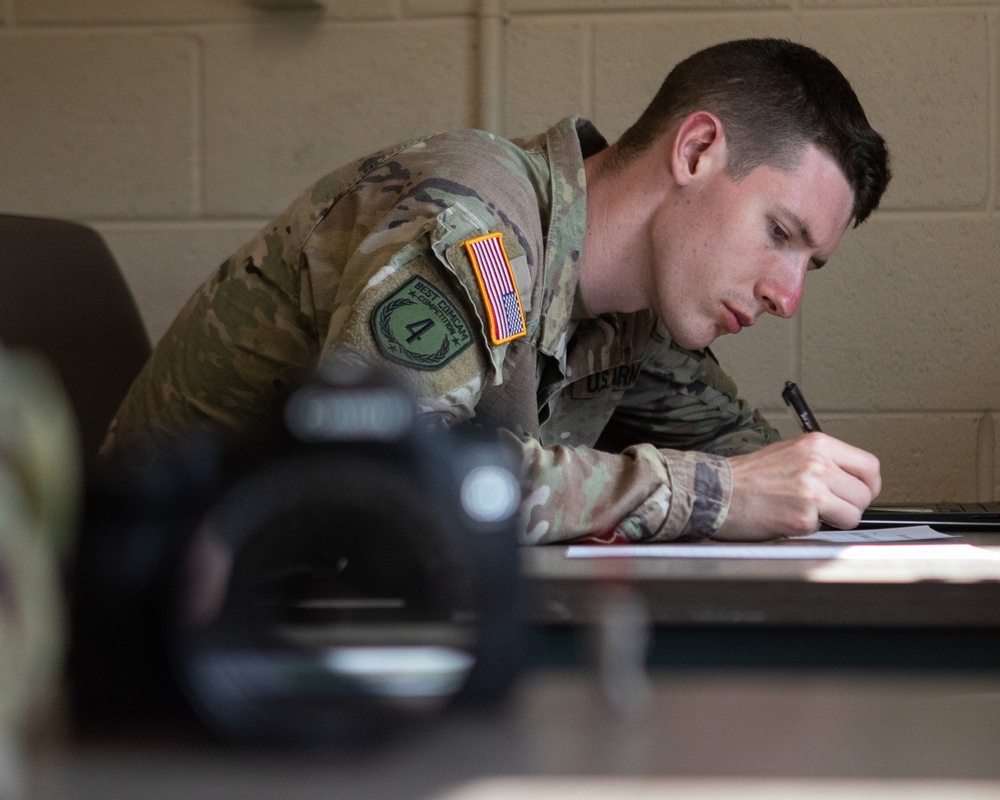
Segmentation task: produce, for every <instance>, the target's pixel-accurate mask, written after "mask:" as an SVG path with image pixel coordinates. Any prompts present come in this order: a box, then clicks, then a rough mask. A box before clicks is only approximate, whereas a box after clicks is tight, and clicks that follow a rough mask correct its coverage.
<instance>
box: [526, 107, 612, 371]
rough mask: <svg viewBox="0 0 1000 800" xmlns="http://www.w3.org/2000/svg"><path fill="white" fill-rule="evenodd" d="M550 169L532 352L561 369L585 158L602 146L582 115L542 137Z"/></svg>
mask: <svg viewBox="0 0 1000 800" xmlns="http://www.w3.org/2000/svg"><path fill="white" fill-rule="evenodd" d="M545 140H546V149H547V151H548V156H549V165H550V170H549V174H550V176H551V177H550V185H549V191H550V197H551V212H550V218H549V226H548V234H547V235H546V242H545V260H544V271H545V274H544V281H545V286H546V287H549V288H550V290H551V291H550V292H548V293H547V297H546V298H545V300H544V305H543V306H542V308H541V322H540V324H539V332H538V345H537V346H538V349H539V350H541V351H542V352H543V353H545V354H546V355H549V356H554V357H556V358H557V359H558V360H559V362H560V364H561V365H562V366H563V367H565V363H564V362H565V357H566V345H567V342H568V341H569V337H570V331H571V327H572V319H573V309H574V302H575V299H576V292H577V284H578V283H579V280H580V275H579V270H578V265H579V263H580V258H581V256H582V254H583V235H584V231H585V229H586V224H587V176H586V171H585V170H584V167H583V159H584V158H585V157H586V156H589V155H592V154H593V153H596V152H599V151H600V150H603V149H604V148H605V147H607V146H608V142H607V140H606V139H605V138H604V137H603V136H602V135H601V134H600V133H599V132H598V130H597V128H595V127H594V125H593V124H592V123H591V122H590V121H589V120H587V119H584V118H583V117H568V118H567V119H564V120H562V121H561V122H559V123H558V124H557V125H555V126H554V127H552V128H550V129H549V130H548V131H547V132H546V134H545Z"/></svg>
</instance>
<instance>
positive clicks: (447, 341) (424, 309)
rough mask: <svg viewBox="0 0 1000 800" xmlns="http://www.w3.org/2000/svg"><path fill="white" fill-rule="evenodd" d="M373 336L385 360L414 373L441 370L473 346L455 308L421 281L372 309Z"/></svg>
mask: <svg viewBox="0 0 1000 800" xmlns="http://www.w3.org/2000/svg"><path fill="white" fill-rule="evenodd" d="M372 333H373V334H374V335H375V342H376V343H377V344H378V347H379V350H381V351H382V353H383V355H385V357H386V358H389V359H391V360H393V361H396V362H398V363H400V364H405V365H406V366H408V367H414V368H415V369H440V368H441V367H443V366H444V365H445V364H447V363H448V362H449V361H451V360H452V359H453V358H454V357H455V356H457V355H458V354H459V353H461V352H462V351H463V350H464V349H465V348H466V347H468V346H469V345H470V344H472V332H471V331H470V330H469V326H468V324H467V323H466V321H465V318H464V317H463V316H462V314H461V312H460V311H459V310H458V309H457V308H456V307H455V304H454V303H453V302H452V301H451V300H450V299H449V298H448V297H447V296H446V295H445V294H444V293H442V292H441V291H440V290H439V289H438V288H437V287H435V286H433V285H431V284H430V283H428V282H427V281H425V280H424V279H423V278H420V277H416V278H411V279H410V280H408V281H407V282H406V283H404V284H403V285H402V286H401V287H400V288H399V289H397V290H396V291H395V292H393V293H392V294H391V295H389V296H388V297H387V298H386V299H385V300H383V301H382V302H381V303H379V304H378V305H377V306H376V307H375V311H374V312H372Z"/></svg>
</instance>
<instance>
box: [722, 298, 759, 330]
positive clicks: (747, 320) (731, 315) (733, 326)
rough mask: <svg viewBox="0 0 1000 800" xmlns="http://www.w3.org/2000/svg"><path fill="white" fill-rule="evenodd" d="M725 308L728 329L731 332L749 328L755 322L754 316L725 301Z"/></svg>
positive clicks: (723, 305)
mask: <svg viewBox="0 0 1000 800" xmlns="http://www.w3.org/2000/svg"><path fill="white" fill-rule="evenodd" d="M722 307H723V309H724V310H725V319H726V329H727V330H728V331H729V332H730V333H739V332H740V331H741V330H743V329H744V328H749V327H750V326H751V325H753V323H754V318H753V317H752V316H751V315H749V314H745V313H743V312H741V311H739V310H738V309H735V308H731V307H730V306H728V305H726V304H725V303H723V304H722Z"/></svg>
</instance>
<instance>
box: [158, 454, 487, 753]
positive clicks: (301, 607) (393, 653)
mask: <svg viewBox="0 0 1000 800" xmlns="http://www.w3.org/2000/svg"><path fill="white" fill-rule="evenodd" d="M389 489H391V491H390V490H389ZM441 512H442V506H441V504H440V503H432V502H429V498H428V496H427V493H426V491H425V488H424V487H422V486H421V485H420V484H419V482H418V481H416V480H415V479H414V472H413V470H411V469H406V468H404V467H402V466H397V465H387V464H386V462H385V460H384V459H375V458H372V456H371V455H370V454H364V453H362V452H360V451H359V452H355V453H346V454H345V452H344V450H343V449H342V448H341V449H338V451H337V454H336V457H335V458H323V457H318V456H310V457H308V458H298V459H294V460H289V461H286V462H284V463H278V464H274V465H272V466H270V467H268V468H266V469H264V470H261V471H256V472H254V473H253V474H251V475H250V476H248V477H247V478H246V479H245V480H243V481H242V482H239V483H238V484H236V485H235V486H233V487H232V488H231V489H230V490H229V491H228V492H227V493H226V494H225V495H224V496H223V497H222V498H221V499H220V501H219V502H218V503H216V504H215V505H214V506H213V507H212V508H211V509H210V510H209V511H208V513H207V514H206V515H205V517H204V519H203V520H202V521H201V523H200V525H199V526H198V528H197V531H196V533H195V535H194V539H193V541H192V545H191V547H190V549H189V555H188V558H187V564H186V567H185V573H186V574H185V581H184V584H183V587H182V589H181V591H180V592H179V593H178V595H179V597H180V599H181V604H182V608H181V609H180V612H179V614H178V619H179V620H180V624H179V626H178V630H177V636H178V640H179V641H178V644H179V646H178V652H179V653H181V654H182V657H181V664H180V668H181V674H182V682H183V683H185V684H186V688H187V690H188V692H189V694H191V695H192V696H193V699H194V701H195V705H196V707H198V708H200V709H201V711H202V712H203V714H204V715H205V716H206V718H207V720H208V721H209V723H210V724H212V725H213V726H214V727H220V728H222V729H223V732H225V733H226V734H227V735H233V734H235V735H236V736H237V737H238V738H244V739H245V738H251V739H253V738H259V737H264V738H293V739H294V738H310V739H314V738H316V737H317V736H319V737H321V738H322V737H324V736H342V735H358V734H360V733H364V732H366V731H367V730H369V729H372V728H374V727H377V726H378V725H379V724H381V723H383V722H385V721H386V720H387V718H388V717H390V716H399V715H406V714H415V713H426V712H428V711H431V710H434V709H437V708H439V707H441V706H443V705H445V704H447V703H448V702H449V701H450V700H451V698H452V697H453V696H454V695H455V693H456V692H457V691H458V690H459V689H460V688H461V686H462V685H463V684H464V682H465V680H466V679H467V677H468V674H469V672H470V671H471V670H472V668H473V667H474V665H475V661H476V658H475V651H476V647H477V637H478V621H479V616H480V609H479V608H478V604H477V593H476V591H475V587H474V586H473V584H472V582H471V581H470V580H469V579H470V577H471V576H472V575H474V574H475V571H474V569H473V568H471V565H470V564H468V563H467V562H466V559H465V558H464V556H463V552H462V549H461V547H459V546H458V545H459V544H460V543H459V541H458V540H457V538H456V537H457V536H458V535H459V534H458V533H457V532H456V530H455V525H454V522H453V520H452V519H451V515H449V514H447V513H441Z"/></svg>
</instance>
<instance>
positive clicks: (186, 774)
mask: <svg viewBox="0 0 1000 800" xmlns="http://www.w3.org/2000/svg"><path fill="white" fill-rule="evenodd" d="M642 692H643V698H642V702H641V703H639V704H637V705H636V707H635V709H634V711H633V712H632V713H628V714H622V713H619V712H616V711H615V709H614V708H613V707H612V706H609V704H608V703H607V702H606V698H605V697H604V695H603V694H602V691H601V685H600V683H599V682H598V681H597V680H596V679H595V675H594V674H593V673H592V672H591V671H589V670H577V671H572V672H569V673H566V672H556V671H540V672H533V673H529V674H527V675H525V676H524V678H523V680H522V681H521V682H520V683H519V685H518V686H517V687H516V691H515V693H514V695H513V697H512V698H511V701H510V703H509V704H508V705H507V706H506V707H505V708H504V709H502V710H501V711H500V712H498V713H496V714H495V715H490V716H486V717H483V718H478V719H477V718H452V719H450V720H442V721H440V722H439V724H435V725H431V726H429V727H428V728H427V729H426V730H422V731H421V732H420V733H419V735H415V736H407V737H401V738H400V739H399V740H398V741H396V742H394V743H392V744H391V745H390V746H385V747H368V748H361V749H355V750H349V751H337V750H333V751H331V752H325V753H322V754H320V757H317V758H310V759H296V758H288V757H282V756H280V755H279V754H275V753H238V752H233V751H231V750H227V749H225V748H219V747H210V746H208V745H206V744H204V743H201V744H198V743H197V742H185V741H173V742H169V741H164V740H159V741H157V740H155V739H154V740H148V739H144V738H143V737H141V736H135V737H130V738H128V739H127V740H126V739H121V740H118V741H104V742H91V743H83V744H79V743H78V744H72V743H69V744H66V745H57V746H52V747H49V748H47V749H43V750H42V751H41V752H37V753H35V754H34V756H33V757H32V758H31V759H30V771H31V773H32V775H33V781H32V783H33V784H34V786H33V788H34V790H35V791H34V792H32V794H31V795H30V796H31V797H35V798H40V799H42V798H44V800H63V798H65V799H66V800H70V799H72V800H90V798H93V799H94V800H107V799H108V798H133V797H137V798H143V800H160V798H163V800H167V798H178V797H183V798H186V800H200V798H217V797H238V798H241V800H258V799H259V800H265V799H270V798H282V800H284V799H285V798H296V800H308V798H330V797H351V798H372V799H373V800H374V799H375V798H378V799H379V800H383V799H384V798H390V797H406V798H438V797H440V796H442V795H443V794H445V793H447V792H448V791H449V790H453V789H454V788H455V787H457V786H459V785H461V784H463V783H465V782H467V781H475V780H481V779H484V778H486V777H495V776H524V777H540V776H550V777H556V776H562V777H563V778H564V779H565V778H566V777H567V776H573V775H579V776H586V778H587V781H588V782H589V781H593V780H594V778H595V777H597V776H604V777H605V779H612V778H616V777H617V778H621V777H623V776H630V775H631V776H646V777H648V778H652V777H661V778H671V777H673V778H674V779H681V780H680V781H679V783H680V784H681V785H683V786H688V791H683V790H681V789H679V788H678V787H676V786H674V784H672V783H670V782H663V783H659V784H655V785H654V786H656V785H658V786H660V788H661V789H662V793H654V794H651V795H650V796H656V797H662V796H670V797H678V798H699V799H700V800H708V798H712V800H716V799H717V798H720V797H733V796H740V797H761V798H763V797H768V798H775V797H782V798H783V797H789V798H791V797H816V796H821V797H827V796H829V797H831V798H833V797H837V798H844V797H851V798H854V797H858V796H860V795H858V794H855V793H853V791H850V790H849V787H842V788H841V790H840V791H839V792H838V791H836V790H835V789H829V791H830V794H829V795H827V794H824V793H819V794H816V793H814V792H813V791H812V790H811V789H810V785H811V784H805V785H798V786H797V789H796V791H797V794H796V793H794V792H792V791H791V790H789V792H788V793H787V794H784V793H778V794H775V793H774V792H773V789H772V790H770V793H769V792H768V791H767V790H761V791H760V792H759V793H754V792H752V791H749V790H750V789H752V788H753V787H755V786H757V785H759V781H767V780H769V781H774V780H775V779H776V778H784V779H793V780H796V781H798V780H802V781H810V782H811V781H814V780H817V779H824V780H829V779H850V780H852V781H853V780H858V779H879V780H880V781H882V780H886V779H888V780H892V779H897V780H898V779H910V780H914V784H913V786H912V787H911V791H904V790H903V789H905V787H903V788H900V787H898V786H896V787H894V789H895V790H896V791H892V792H888V791H887V792H886V794H884V795H881V794H878V793H875V792H873V794H872V796H878V797H885V798H887V799H888V798H890V797H891V798H893V799H894V800H897V799H898V798H899V797H925V796H926V797H928V798H930V797H947V798H955V800H958V798H963V800H964V798H965V797H966V796H967V795H966V794H964V793H962V792H958V791H954V790H948V789H945V788H942V787H940V786H939V787H937V789H938V790H939V791H940V793H938V794H934V793H929V794H927V795H923V794H920V792H921V791H924V790H926V789H927V788H928V784H927V783H926V782H927V781H933V780H963V781H968V780H980V781H982V780H986V781H990V782H991V783H990V784H989V787H988V791H987V787H980V788H982V789H983V790H984V793H983V794H982V795H980V794H978V793H977V794H976V795H975V796H976V797H980V796H994V797H995V796H997V794H996V792H997V791H998V789H1000V783H996V782H997V781H998V780H1000V679H998V678H997V677H995V676H994V677H984V676H979V677H970V676H954V675H947V674H935V675H932V676H926V675H924V676H915V675H911V674H906V673H902V674H896V675H879V676H863V675H836V674H835V675H831V674H799V673H781V674H774V673H756V672H752V671H750V672H748V671H739V672H723V673H714V672H709V673H668V674H659V675H654V676H652V677H651V679H650V681H649V682H648V684H646V685H645V686H644V687H643V689H642ZM710 776H715V777H727V776H728V777H730V778H737V777H738V778H739V780H740V781H741V783H742V784H743V786H741V787H740V791H735V792H734V791H732V789H733V787H732V786H731V785H730V786H728V787H724V789H725V790H722V789H720V790H719V791H718V793H713V794H702V793H700V792H692V791H690V783H689V781H690V779H691V778H705V777H710ZM755 780H756V781H757V782H756V783H755ZM916 781H919V783H918V782H916ZM594 785H600V783H597V784H594ZM852 785H853V787H854V790H857V788H858V785H856V784H852ZM532 786H533V784H531V783H529V784H527V786H525V785H523V784H522V790H521V791H520V792H519V793H518V794H510V793H509V791H508V792H507V793H506V794H504V793H501V794H499V795H496V794H494V795H493V796H494V797H497V796H499V797H511V796H524V797H543V796H547V795H544V794H541V793H539V792H537V791H535V790H532ZM507 788H508V790H509V788H510V787H509V786H508V787H507ZM537 788H538V787H537V785H536V786H535V789H536V790H537ZM619 788H622V787H619ZM672 788H674V789H677V791H672V790H671V789H672ZM786 788H787V786H786ZM882 788H883V790H885V789H886V788H887V787H886V786H885V785H882ZM966 788H967V789H969V788H973V787H970V786H968V785H966ZM727 791H728V793H727ZM914 792H916V793H914ZM466 794H468V793H466ZM460 796H461V795H460ZM569 796H578V795H573V794H571V795H569ZM583 796H585V797H592V796H598V795H594V794H585V795H583ZM604 796H605V797H611V796H613V797H619V796H628V795H626V794H623V793H622V792H619V791H614V792H609V793H607V794H605V795H604ZM639 796H645V795H641V794H640V795H639Z"/></svg>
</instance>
